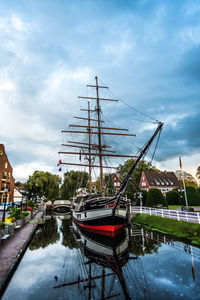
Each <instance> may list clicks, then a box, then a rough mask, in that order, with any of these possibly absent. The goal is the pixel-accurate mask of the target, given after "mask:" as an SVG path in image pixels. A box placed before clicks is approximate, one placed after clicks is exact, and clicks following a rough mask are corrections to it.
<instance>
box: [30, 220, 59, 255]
mask: <svg viewBox="0 0 200 300" xmlns="http://www.w3.org/2000/svg"><path fill="white" fill-rule="evenodd" d="M59 238H60V234H59V232H58V226H57V222H56V219H53V218H52V219H50V220H46V222H45V224H44V225H42V226H40V227H38V229H37V230H36V232H35V234H34V237H33V239H32V241H31V243H30V245H29V249H30V250H37V249H39V248H46V247H47V246H48V245H50V244H55V243H56V242H57V241H58V240H59Z"/></svg>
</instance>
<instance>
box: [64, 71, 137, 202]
mask: <svg viewBox="0 0 200 300" xmlns="http://www.w3.org/2000/svg"><path fill="white" fill-rule="evenodd" d="M95 83H96V84H95V85H87V86H88V87H92V88H95V89H96V97H82V96H78V98H79V99H83V100H95V101H96V107H95V109H91V108H90V102H89V101H88V108H87V109H86V108H84V109H81V111H85V112H87V118H86V117H74V118H76V119H82V120H88V124H87V125H72V124H71V125H69V127H75V128H77V129H78V130H73V131H72V130H62V131H61V132H66V133H78V134H80V133H83V134H88V143H83V142H81V141H80V142H79V141H68V143H69V144H62V146H66V147H74V148H80V149H81V150H82V153H83V155H84V156H87V160H88V164H80V163H79V164H77V163H73V162H69V163H68V162H67V163H65V162H62V164H63V165H72V166H85V167H89V190H90V194H91V192H92V186H91V181H92V176H91V171H92V167H98V168H100V190H101V195H102V196H103V197H104V196H105V187H104V179H103V169H104V168H111V169H112V168H115V167H111V166H104V165H103V157H104V156H107V157H127V158H136V156H133V155H122V154H112V153H115V151H111V150H107V148H111V147H109V146H107V145H104V144H103V143H102V135H115V136H119V135H123V136H135V134H130V133H118V132H110V130H112V131H113V130H114V131H128V129H122V128H111V127H104V126H102V123H103V122H104V121H103V120H101V106H100V101H116V102H118V100H116V99H107V98H100V97H99V89H108V87H107V86H101V85H99V83H98V77H97V76H96V77H95ZM91 112H96V113H97V118H91ZM91 122H97V124H96V126H92V125H91ZM79 128H85V129H86V130H85V131H82V130H81V129H79ZM93 129H94V130H93ZM95 129H96V130H95ZM104 130H108V132H105V131H104ZM91 135H97V137H98V143H97V144H92V143H91ZM84 149H87V150H88V152H87V153H86V152H85V151H84ZM91 150H93V151H91ZM95 151H98V153H96V152H95ZM58 153H59V154H72V155H80V152H72V151H71V152H67V151H59V152H58ZM94 156H99V165H96V164H95V165H92V157H94Z"/></svg>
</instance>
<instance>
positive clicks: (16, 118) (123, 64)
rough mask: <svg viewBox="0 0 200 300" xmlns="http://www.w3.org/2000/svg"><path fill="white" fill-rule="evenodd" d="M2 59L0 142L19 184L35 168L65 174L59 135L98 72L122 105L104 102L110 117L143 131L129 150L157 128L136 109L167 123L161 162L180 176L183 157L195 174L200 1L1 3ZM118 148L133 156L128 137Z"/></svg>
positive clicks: (198, 143)
mask: <svg viewBox="0 0 200 300" xmlns="http://www.w3.org/2000/svg"><path fill="white" fill-rule="evenodd" d="M0 53H1V55H0V112H1V114H0V127H1V130H0V143H3V144H4V145H5V147H6V151H7V154H8V157H9V160H10V162H11V164H12V166H13V170H14V177H15V179H16V180H21V181H24V180H26V179H27V178H28V175H31V174H32V173H33V172H34V170H36V169H38V170H44V171H50V172H52V173H55V174H58V170H57V169H58V168H57V167H56V164H57V162H58V159H59V156H58V154H57V151H58V150H59V149H60V144H61V143H62V142H63V140H64V141H66V139H63V137H62V135H61V133H60V131H61V130H62V129H66V128H67V124H68V123H70V122H73V123H75V122H74V121H75V120H73V116H78V115H79V116H80V111H79V108H80V106H81V107H82V108H83V107H86V106H87V102H84V100H82V101H81V100H78V99H77V96H78V95H83V96H87V95H88V93H90V92H89V91H88V89H87V88H86V87H85V85H86V84H91V83H94V77H95V75H96V74H98V77H99V79H100V82H101V83H103V84H106V85H108V86H109V87H110V92H109V93H110V96H113V95H114V97H118V98H119V99H120V100H121V102H120V103H118V104H112V103H111V104H107V103H106V104H103V105H102V106H103V108H105V109H106V110H107V113H105V117H106V118H107V120H108V121H110V120H111V117H112V118H114V121H113V123H112V124H113V125H114V124H115V125H116V124H117V125H121V126H122V127H124V128H126V127H127V128H129V129H131V131H132V132H133V133H136V134H137V137H136V138H134V140H130V139H129V142H128V143H127V145H132V144H131V143H132V141H133V143H134V144H136V145H142V144H143V143H144V142H145V138H146V136H148V135H149V133H150V131H151V130H152V129H153V124H151V123H147V122H146V123H142V122H138V121H136V125H135V123H134V122H135V120H134V118H136V119H142V120H145V121H152V120H151V119H149V118H146V117H145V116H144V115H139V114H137V113H136V112H135V111H134V110H133V109H132V107H133V108H136V109H137V110H139V111H142V112H144V113H145V114H147V115H149V116H151V117H153V118H154V119H157V120H160V121H162V122H164V123H165V125H164V129H163V132H162V135H161V139H160V143H159V147H158V149H157V152H156V155H155V162H154V164H155V165H156V166H157V167H159V168H160V169H161V170H173V171H175V170H177V169H178V168H179V163H178V156H179V155H180V156H181V157H182V162H183V168H184V170H185V171H187V172H190V173H192V174H193V175H195V173H196V169H197V167H198V166H199V165H200V154H199V146H200V135H199V131H200V130H199V106H200V105H199V103H200V102H199V97H200V85H199V81H200V2H199V1H197V0H196V1H195V0H188V1H185V0H176V1H174V0H157V1H156V0H140V1H139V0H134V1H133V0H132V1H131V0H95V1H94V0H84V1H81V0H74V1H68V0H57V1H52V0H42V1H39V0H32V1H31V0H28V1H27V0H23V1H22V0H16V1H15V0H1V2H0ZM109 93H108V92H107V96H109ZM82 116H83V115H82ZM154 127H155V125H154ZM137 138H138V140H136V139H137ZM70 139H71V138H70ZM78 139H79V137H78V136H77V137H76V140H78ZM118 141H119V142H118ZM115 144H116V145H117V147H118V150H119V152H121V153H122V152H123V153H124V152H125V151H126V154H127V153H129V150H130V149H129V150H128V147H126V144H125V143H124V142H121V139H117V140H115ZM120 144H121V145H123V147H121V148H120V147H119V146H120ZM65 150H66V149H65ZM132 150H133V149H131V151H132ZM119 163H121V161H120V162H119ZM63 171H66V168H64V169H63Z"/></svg>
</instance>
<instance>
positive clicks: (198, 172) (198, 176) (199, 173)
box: [196, 166, 200, 181]
mask: <svg viewBox="0 0 200 300" xmlns="http://www.w3.org/2000/svg"><path fill="white" fill-rule="evenodd" d="M196 177H197V180H198V181H200V166H199V167H198V168H197V173H196Z"/></svg>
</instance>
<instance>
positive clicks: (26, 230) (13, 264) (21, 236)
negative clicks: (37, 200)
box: [0, 211, 43, 298]
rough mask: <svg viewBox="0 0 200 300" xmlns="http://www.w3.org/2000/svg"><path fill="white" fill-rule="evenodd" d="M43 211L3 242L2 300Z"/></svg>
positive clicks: (0, 262)
mask: <svg viewBox="0 0 200 300" xmlns="http://www.w3.org/2000/svg"><path fill="white" fill-rule="evenodd" d="M42 216H43V211H39V212H37V214H36V215H35V216H34V218H33V219H32V220H35V222H34V221H32V222H31V223H27V224H25V225H24V226H22V227H21V228H20V229H18V230H17V231H15V233H14V234H13V235H12V236H11V237H9V238H8V239H6V240H5V241H1V242H2V243H1V245H0V298H1V296H2V294H3V292H4V290H5V288H6V286H7V283H8V281H9V279H10V278H11V276H12V274H13V272H14V271H15V269H16V268H17V265H18V263H19V262H20V260H21V258H22V256H23V254H24V252H25V250H26V248H27V245H28V243H29V242H30V240H31V238H32V236H33V233H34V232H35V230H36V227H37V225H38V222H37V220H38V219H41V218H42Z"/></svg>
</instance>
